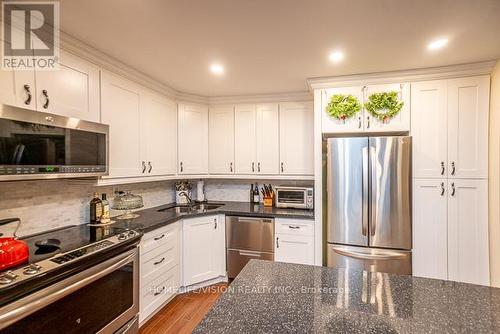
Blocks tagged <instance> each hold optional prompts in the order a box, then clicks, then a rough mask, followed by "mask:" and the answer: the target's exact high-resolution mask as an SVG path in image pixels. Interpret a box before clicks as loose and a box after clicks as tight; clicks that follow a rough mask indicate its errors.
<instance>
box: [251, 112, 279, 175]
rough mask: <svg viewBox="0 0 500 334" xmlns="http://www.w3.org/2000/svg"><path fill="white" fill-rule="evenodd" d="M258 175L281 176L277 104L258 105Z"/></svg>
mask: <svg viewBox="0 0 500 334" xmlns="http://www.w3.org/2000/svg"><path fill="white" fill-rule="evenodd" d="M256 134H257V173H260V174H279V164H280V160H279V154H280V146H279V145H280V143H279V112H278V104H277V103H269V104H258V105H257V132H256Z"/></svg>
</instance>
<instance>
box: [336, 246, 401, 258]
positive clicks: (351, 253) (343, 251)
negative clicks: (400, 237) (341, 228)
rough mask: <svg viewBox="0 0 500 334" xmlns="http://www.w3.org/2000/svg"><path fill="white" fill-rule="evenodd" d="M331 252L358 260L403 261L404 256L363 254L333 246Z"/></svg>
mask: <svg viewBox="0 0 500 334" xmlns="http://www.w3.org/2000/svg"><path fill="white" fill-rule="evenodd" d="M332 250H333V251H334V252H335V253H338V254H340V255H343V256H347V257H352V258H354V259H359V260H395V259H403V258H405V257H406V254H404V253H401V252H394V251H385V250H384V251H379V252H363V251H354V250H350V249H347V248H346V247H341V246H333V247H332Z"/></svg>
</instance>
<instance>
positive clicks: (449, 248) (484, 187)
mask: <svg viewBox="0 0 500 334" xmlns="http://www.w3.org/2000/svg"><path fill="white" fill-rule="evenodd" d="M489 87H490V78H489V76H478V77H468V78H459V79H450V80H435V81H427V82H417V83H412V87H411V101H412V105H411V115H412V120H411V135H412V136H413V177H414V181H413V274H414V275H416V276H425V277H432V278H438V279H449V280H454V281H461V282H466V283H473V284H482V285H489V281H490V280H489V245H488V204H487V203H488V180H487V178H488V113H489Z"/></svg>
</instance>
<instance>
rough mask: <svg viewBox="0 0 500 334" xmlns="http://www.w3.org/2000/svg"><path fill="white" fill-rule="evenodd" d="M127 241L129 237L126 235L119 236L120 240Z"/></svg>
mask: <svg viewBox="0 0 500 334" xmlns="http://www.w3.org/2000/svg"><path fill="white" fill-rule="evenodd" d="M125 239H127V235H126V234H125V233H121V234H119V235H118V240H125Z"/></svg>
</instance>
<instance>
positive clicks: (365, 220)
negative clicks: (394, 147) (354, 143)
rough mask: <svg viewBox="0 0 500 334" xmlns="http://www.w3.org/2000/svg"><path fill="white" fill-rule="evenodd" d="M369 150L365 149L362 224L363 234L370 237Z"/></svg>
mask: <svg viewBox="0 0 500 334" xmlns="http://www.w3.org/2000/svg"><path fill="white" fill-rule="evenodd" d="M368 150H369V147H363V179H362V188H363V189H362V191H363V213H362V215H363V216H362V222H361V233H362V234H363V235H364V236H368Z"/></svg>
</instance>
